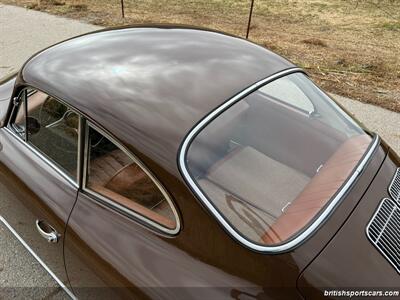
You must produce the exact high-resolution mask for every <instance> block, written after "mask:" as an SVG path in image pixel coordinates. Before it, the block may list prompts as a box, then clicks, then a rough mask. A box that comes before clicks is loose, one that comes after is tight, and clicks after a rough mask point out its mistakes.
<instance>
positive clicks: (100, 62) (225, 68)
mask: <svg viewBox="0 0 400 300" xmlns="http://www.w3.org/2000/svg"><path fill="white" fill-rule="evenodd" d="M292 67H294V65H293V64H291V63H290V62H288V61H287V60H285V59H283V58H281V57H280V56H278V55H276V54H274V53H272V52H271V51H268V50H267V49H265V48H263V47H261V46H258V45H256V44H253V43H250V42H248V41H246V40H243V39H241V38H238V37H234V36H230V35H226V34H222V33H219V32H215V31H209V30H204V29H200V28H192V27H181V26H161V25H157V26H140V27H128V28H117V29H110V30H102V31H96V32H93V33H89V34H85V35H82V36H78V37H76V38H73V39H70V40H67V41H64V42H61V43H59V44H56V45H54V46H52V47H49V48H47V49H45V50H44V51H42V52H39V53H38V54H36V55H34V56H33V57H32V58H31V59H30V60H28V62H27V63H26V64H25V65H24V67H23V68H22V70H21V72H20V79H21V81H22V82H23V83H24V84H28V85H31V86H33V87H35V88H38V89H41V90H42V91H44V92H46V93H48V94H50V95H52V96H55V97H58V98H60V99H63V100H64V101H66V102H67V103H69V104H70V105H72V106H74V107H75V108H76V109H78V110H80V111H81V112H83V113H84V114H85V115H86V116H88V117H89V118H91V119H93V120H95V121H96V122H97V123H98V124H99V125H101V126H103V127H104V128H106V129H107V130H108V131H110V133H112V134H113V135H114V136H115V137H116V138H118V139H119V140H121V142H123V143H124V144H125V145H128V146H129V147H132V148H134V149H135V150H136V151H138V152H139V153H140V155H144V156H146V158H150V159H152V160H153V161H155V162H156V163H158V164H159V165H161V167H163V168H165V169H167V170H168V171H169V172H172V173H175V174H178V173H179V171H178V167H177V160H176V158H177V153H178V151H179V147H180V144H181V142H182V141H183V139H184V137H185V135H186V134H187V133H188V132H189V131H190V129H191V128H192V127H193V126H194V125H195V124H196V123H197V122H198V121H199V120H201V119H202V118H203V117H204V116H206V115H207V114H208V113H209V112H210V111H212V110H213V109H214V108H216V107H218V106H219V105H221V104H222V103H224V102H225V101H226V100H228V99H229V98H231V97H232V96H234V95H235V94H237V93H239V92H240V91H242V90H244V89H245V88H246V87H248V86H250V85H252V84H253V83H255V82H257V81H259V80H261V79H264V78H266V77H268V76H270V75H272V74H274V73H276V72H279V71H282V70H284V69H288V68H292ZM140 155H139V156H140Z"/></svg>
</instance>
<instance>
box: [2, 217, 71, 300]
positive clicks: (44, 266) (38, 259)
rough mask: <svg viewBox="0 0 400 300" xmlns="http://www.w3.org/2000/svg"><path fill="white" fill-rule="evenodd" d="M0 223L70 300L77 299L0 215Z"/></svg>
mask: <svg viewBox="0 0 400 300" xmlns="http://www.w3.org/2000/svg"><path fill="white" fill-rule="evenodd" d="M0 222H1V223H3V224H4V225H5V226H6V227H7V229H8V230H9V231H10V232H11V233H12V234H13V235H14V236H15V237H16V238H17V240H18V241H19V242H20V243H21V244H22V246H24V247H25V249H26V250H28V251H29V253H30V254H32V256H33V257H34V258H35V259H36V260H37V261H38V262H39V264H40V265H41V266H42V267H43V268H44V269H45V270H46V271H47V273H49V274H50V276H51V277H53V279H54V280H55V281H56V282H57V283H58V285H59V286H60V287H61V288H62V289H63V290H64V291H65V292H66V293H67V295H68V296H69V297H71V299H74V300H75V299H77V298H76V297H75V295H74V294H73V293H72V292H71V290H69V289H68V288H67V287H66V286H65V284H64V283H63V282H62V281H61V280H60V279H59V278H58V277H57V276H56V275H55V274H54V273H53V272H52V271H51V270H50V268H49V267H48V266H47V265H46V264H45V263H44V262H43V261H42V260H41V259H40V257H39V256H38V255H37V254H36V253H35V251H33V250H32V248H31V247H29V245H28V244H27V243H26V242H25V241H24V240H23V239H22V237H21V236H20V235H19V234H18V233H17V232H16V231H15V229H14V228H13V227H12V226H11V225H10V224H9V223H8V222H7V221H6V219H4V218H3V216H1V215H0Z"/></svg>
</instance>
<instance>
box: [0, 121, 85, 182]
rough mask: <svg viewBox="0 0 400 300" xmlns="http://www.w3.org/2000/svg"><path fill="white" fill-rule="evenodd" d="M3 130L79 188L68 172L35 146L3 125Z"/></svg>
mask: <svg viewBox="0 0 400 300" xmlns="http://www.w3.org/2000/svg"><path fill="white" fill-rule="evenodd" d="M4 129H5V131H6V132H8V133H9V134H11V135H13V136H14V137H15V138H16V139H17V140H18V141H19V142H20V143H22V144H23V145H24V146H25V147H27V148H28V149H29V150H30V151H32V152H34V153H35V154H36V155H37V156H38V157H39V158H40V159H41V160H43V161H44V162H45V163H47V164H48V165H50V166H51V167H52V168H53V169H54V170H55V171H56V172H57V173H59V174H60V175H61V176H62V177H63V178H64V179H66V180H67V181H68V182H69V183H71V184H72V185H73V186H74V187H75V188H79V186H78V184H77V183H76V182H75V180H73V179H72V178H71V177H70V176H69V175H68V174H66V173H65V172H64V171H63V170H61V169H60V168H59V167H58V166H57V165H56V164H55V163H53V162H52V161H51V160H49V159H48V158H47V157H46V156H44V155H43V154H42V153H40V152H39V151H38V150H37V149H36V148H35V147H33V146H32V145H30V144H29V143H27V142H25V141H24V140H23V139H22V138H21V137H20V136H18V135H17V134H16V133H15V132H14V131H12V130H11V129H10V128H8V127H4Z"/></svg>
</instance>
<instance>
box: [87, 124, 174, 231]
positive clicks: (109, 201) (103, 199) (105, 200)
mask: <svg viewBox="0 0 400 300" xmlns="http://www.w3.org/2000/svg"><path fill="white" fill-rule="evenodd" d="M89 126H90V127H92V128H93V129H94V130H96V131H98V132H99V133H100V134H102V135H103V136H104V137H105V138H107V139H108V140H110V141H111V142H112V143H114V144H115V145H116V146H117V147H118V148H119V149H121V150H122V151H123V152H124V153H125V154H126V155H127V156H128V157H129V158H130V159H131V160H132V161H133V162H134V163H136V164H137V165H138V166H139V167H140V168H141V169H142V170H143V171H144V172H145V173H146V175H147V176H149V178H150V179H151V180H152V181H153V182H154V184H155V185H156V186H157V188H158V189H159V190H160V192H161V193H162V194H163V196H164V197H165V199H166V200H167V202H168V204H169V206H170V207H171V209H172V212H173V214H174V217H175V221H176V227H175V228H174V229H169V228H167V227H164V226H162V225H160V224H158V223H156V222H154V221H153V220H151V219H149V218H146V217H145V216H142V215H140V214H138V213H136V212H135V211H133V210H130V209H128V208H126V207H124V206H122V205H119V204H118V203H116V202H115V201H113V200H112V199H109V198H107V197H105V196H103V195H101V194H99V193H96V192H95V191H93V190H91V189H90V188H88V187H86V181H87V180H86V178H87V173H88V170H87V166H88V161H87V159H88V156H89V151H88V147H89V140H88V136H89ZM82 189H83V190H84V191H85V192H86V193H87V194H89V195H92V196H94V197H95V198H97V199H99V200H100V202H103V203H105V204H108V205H109V206H111V207H114V208H116V209H117V210H120V211H122V212H124V213H126V214H128V215H131V216H133V217H134V218H137V219H140V220H141V221H143V222H144V223H147V224H149V225H150V226H152V227H155V228H157V229H158V230H160V231H162V232H165V233H167V234H169V235H176V234H177V233H178V232H179V231H180V229H181V221H180V218H179V215H178V211H177V210H176V206H175V204H174V202H173V200H172V199H171V197H170V195H169V193H168V192H167V190H166V189H165V188H164V186H163V185H162V184H161V182H159V181H158V179H157V178H156V177H155V176H154V175H153V173H152V172H151V171H150V170H149V169H148V168H147V167H146V166H145V165H144V164H143V163H142V162H141V161H140V160H139V159H138V158H137V157H136V156H135V155H134V154H132V153H131V152H130V151H129V150H128V149H127V148H126V147H124V146H123V145H121V143H120V142H118V141H117V140H116V139H115V138H114V137H112V136H111V135H110V134H108V133H107V132H105V131H104V130H103V129H101V128H100V127H99V126H97V125H96V124H94V123H93V122H91V121H89V120H86V128H85V149H84V165H83V178H82Z"/></svg>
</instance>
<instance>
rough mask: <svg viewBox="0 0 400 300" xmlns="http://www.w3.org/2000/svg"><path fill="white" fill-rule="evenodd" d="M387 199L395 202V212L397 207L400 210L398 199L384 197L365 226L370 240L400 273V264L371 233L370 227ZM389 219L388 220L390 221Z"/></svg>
mask: <svg viewBox="0 0 400 300" xmlns="http://www.w3.org/2000/svg"><path fill="white" fill-rule="evenodd" d="M385 201H389V202H391V203H393V206H394V209H393V212H394V210H395V209H398V210H400V208H399V206H398V205H397V203H396V201H393V200H392V199H389V198H383V199H382V201H381V203H380V204H379V206H378V208H377V209H376V211H375V212H374V214H373V216H372V218H371V220H369V222H368V224H367V226H366V227H365V233H366V234H367V237H368V239H369V240H370V242H371V243H372V244H373V245H374V246H375V248H377V249H378V250H379V252H380V253H381V254H382V255H383V257H385V258H386V260H387V261H388V262H389V263H390V264H391V265H392V266H393V267H394V269H395V270H396V271H397V272H398V273H399V274H400V269H399V268H398V266H396V264H395V263H394V262H393V259H392V258H389V256H388V255H387V254H386V253H385V252H384V250H383V249H382V247H380V246H378V244H377V242H375V241H374V239H373V237H372V236H371V235H370V233H369V228H370V227H371V225H372V222H373V221H374V220H375V218H376V216H377V215H378V213H379V212H380V210H381V208H382V206H383V204H384V203H385ZM393 212H392V214H393ZM389 219H390V217H389V218H388V220H389ZM388 220H387V221H388ZM384 230H385V228H383V229H382V231H381V233H380V234H383V232H384Z"/></svg>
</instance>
